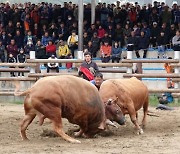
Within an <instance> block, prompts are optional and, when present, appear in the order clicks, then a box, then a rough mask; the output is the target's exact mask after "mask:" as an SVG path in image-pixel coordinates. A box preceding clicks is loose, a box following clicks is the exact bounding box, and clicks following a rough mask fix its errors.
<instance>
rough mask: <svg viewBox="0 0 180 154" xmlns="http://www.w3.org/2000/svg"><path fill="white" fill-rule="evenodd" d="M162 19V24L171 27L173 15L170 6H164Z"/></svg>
mask: <svg viewBox="0 0 180 154" xmlns="http://www.w3.org/2000/svg"><path fill="white" fill-rule="evenodd" d="M160 17H161V19H162V23H166V24H167V25H170V23H171V18H172V14H171V11H169V7H168V6H164V10H163V11H162V13H161V15H160Z"/></svg>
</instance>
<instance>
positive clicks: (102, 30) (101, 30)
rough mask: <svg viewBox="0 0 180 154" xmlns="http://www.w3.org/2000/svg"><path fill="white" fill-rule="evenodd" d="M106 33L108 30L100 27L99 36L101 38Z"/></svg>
mask: <svg viewBox="0 0 180 154" xmlns="http://www.w3.org/2000/svg"><path fill="white" fill-rule="evenodd" d="M105 33H106V31H105V30H104V29H103V28H101V29H98V37H99V38H103V37H104V34H105Z"/></svg>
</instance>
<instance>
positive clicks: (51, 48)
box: [46, 44, 56, 53]
mask: <svg viewBox="0 0 180 154" xmlns="http://www.w3.org/2000/svg"><path fill="white" fill-rule="evenodd" d="M48 52H50V53H56V46H55V45H54V44H52V45H47V46H46V53H48Z"/></svg>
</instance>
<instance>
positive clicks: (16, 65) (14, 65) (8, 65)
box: [0, 63, 36, 67]
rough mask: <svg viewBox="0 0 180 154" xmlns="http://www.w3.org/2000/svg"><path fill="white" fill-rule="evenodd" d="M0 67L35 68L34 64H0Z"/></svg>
mask: <svg viewBox="0 0 180 154" xmlns="http://www.w3.org/2000/svg"><path fill="white" fill-rule="evenodd" d="M0 66H6V67H27V66H31V67H36V64H32V63H0Z"/></svg>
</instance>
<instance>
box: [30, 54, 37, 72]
mask: <svg viewBox="0 0 180 154" xmlns="http://www.w3.org/2000/svg"><path fill="white" fill-rule="evenodd" d="M29 54H30V59H36V57H35V51H30V52H29ZM30 73H35V68H34V67H32V66H31V67H30Z"/></svg>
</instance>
